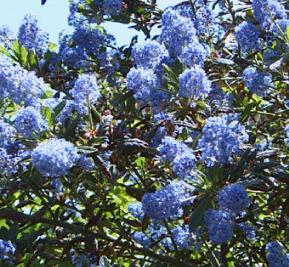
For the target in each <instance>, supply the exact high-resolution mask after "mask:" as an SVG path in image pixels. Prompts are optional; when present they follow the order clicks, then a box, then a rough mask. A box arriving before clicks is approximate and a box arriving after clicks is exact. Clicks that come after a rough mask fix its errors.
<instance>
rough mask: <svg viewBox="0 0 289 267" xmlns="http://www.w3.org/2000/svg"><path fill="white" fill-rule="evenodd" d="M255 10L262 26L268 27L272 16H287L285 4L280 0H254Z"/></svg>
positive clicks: (280, 17)
mask: <svg viewBox="0 0 289 267" xmlns="http://www.w3.org/2000/svg"><path fill="white" fill-rule="evenodd" d="M252 7H253V12H254V16H255V18H256V20H257V21H258V22H259V23H260V25H261V27H263V28H268V27H269V26H270V25H271V24H272V23H273V21H272V18H273V19H274V20H276V19H285V18H286V17H287V15H286V10H285V8H284V6H283V5H282V4H281V3H280V2H279V1H278V0H253V2H252Z"/></svg>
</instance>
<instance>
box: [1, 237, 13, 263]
mask: <svg viewBox="0 0 289 267" xmlns="http://www.w3.org/2000/svg"><path fill="white" fill-rule="evenodd" d="M15 251H16V248H15V246H14V245H13V244H12V243H11V241H5V240H3V239H0V260H9V259H10V258H11V256H13V255H14V254H15Z"/></svg>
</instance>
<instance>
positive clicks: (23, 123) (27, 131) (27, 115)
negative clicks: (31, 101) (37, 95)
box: [14, 107, 48, 138]
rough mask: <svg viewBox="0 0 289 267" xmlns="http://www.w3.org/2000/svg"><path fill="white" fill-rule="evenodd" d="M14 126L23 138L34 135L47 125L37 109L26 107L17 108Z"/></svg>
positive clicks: (43, 129)
mask: <svg viewBox="0 0 289 267" xmlns="http://www.w3.org/2000/svg"><path fill="white" fill-rule="evenodd" d="M14 127H15V128H16V130H17V132H18V133H19V134H20V135H22V136H23V137H25V138H32V137H36V136H38V135H39V134H41V133H42V132H43V131H45V130H46V129H47V127H48V125H47V122H46V121H45V120H44V119H43V117H42V115H41V113H40V112H39V110H37V109H35V108H34V107H26V108H23V109H21V110H19V111H18V112H17V113H16V115H15V118H14Z"/></svg>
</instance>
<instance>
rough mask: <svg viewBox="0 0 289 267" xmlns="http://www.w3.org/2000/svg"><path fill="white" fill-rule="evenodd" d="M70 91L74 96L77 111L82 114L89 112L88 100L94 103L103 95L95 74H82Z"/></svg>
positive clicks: (91, 103)
mask: <svg viewBox="0 0 289 267" xmlns="http://www.w3.org/2000/svg"><path fill="white" fill-rule="evenodd" d="M69 93H70V95H71V96H72V97H73V100H74V104H75V108H76V110H77V112H78V113H79V114H81V115H84V114H87V113H88V108H89V107H88V102H89V104H90V105H94V104H95V103H96V102H97V100H98V99H99V97H100V96H101V94H100V92H99V87H98V84H97V80H96V77H95V75H94V74H81V75H80V76H79V77H78V79H77V80H76V82H75V84H74V86H73V88H72V89H71V90H70V91H69Z"/></svg>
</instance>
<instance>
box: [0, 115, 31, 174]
mask: <svg viewBox="0 0 289 267" xmlns="http://www.w3.org/2000/svg"><path fill="white" fill-rule="evenodd" d="M16 134H17V131H16V129H15V128H14V127H13V126H11V125H10V124H9V123H6V122H4V121H3V120H0V172H1V173H5V174H8V175H10V174H14V173H16V172H17V171H18V169H20V168H23V167H25V165H26V164H25V163H24V162H23V163H20V162H21V161H22V160H23V159H24V158H26V157H27V156H28V154H29V152H25V151H24V146H23V145H21V144H20V143H19V142H17V141H16Z"/></svg>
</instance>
